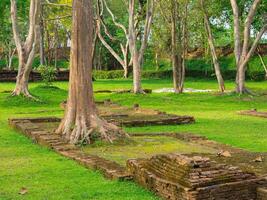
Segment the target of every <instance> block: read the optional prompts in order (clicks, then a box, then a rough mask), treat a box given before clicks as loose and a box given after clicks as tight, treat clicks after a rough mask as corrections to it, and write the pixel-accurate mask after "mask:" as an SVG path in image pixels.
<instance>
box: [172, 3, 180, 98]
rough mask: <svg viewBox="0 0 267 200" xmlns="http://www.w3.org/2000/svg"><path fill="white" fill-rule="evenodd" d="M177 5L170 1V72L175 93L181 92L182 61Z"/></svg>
mask: <svg viewBox="0 0 267 200" xmlns="http://www.w3.org/2000/svg"><path fill="white" fill-rule="evenodd" d="M177 18H178V5H177V2H176V1H175V0H173V1H172V16H171V38H172V70H173V87H174V91H175V93H182V92H183V59H182V55H181V54H182V52H181V34H180V24H178V22H177V20H178V19H177Z"/></svg>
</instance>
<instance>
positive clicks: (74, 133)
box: [56, 115, 129, 145]
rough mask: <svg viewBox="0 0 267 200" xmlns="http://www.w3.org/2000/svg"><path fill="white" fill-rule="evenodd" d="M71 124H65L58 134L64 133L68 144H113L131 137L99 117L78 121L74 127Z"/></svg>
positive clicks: (94, 116)
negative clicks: (97, 141)
mask: <svg viewBox="0 0 267 200" xmlns="http://www.w3.org/2000/svg"><path fill="white" fill-rule="evenodd" d="M87 121H89V122H90V124H88V123H87ZM70 124H71V123H70V122H68V121H65V122H63V124H61V125H60V127H59V128H58V130H57V131H56V132H57V133H62V135H63V137H64V138H65V139H66V140H67V141H68V142H70V143H72V144H76V145H77V144H91V143H93V142H94V141H95V140H97V139H100V140H102V141H106V142H109V143H113V142H114V141H115V140H119V139H124V138H128V137H129V135H128V134H126V133H125V132H124V131H123V130H122V129H121V128H119V127H117V126H116V125H114V124H111V123H108V122H107V121H106V120H104V119H101V118H99V117H98V116H97V115H91V117H90V120H86V119H85V118H82V119H80V120H77V119H76V122H75V125H74V126H72V125H70Z"/></svg>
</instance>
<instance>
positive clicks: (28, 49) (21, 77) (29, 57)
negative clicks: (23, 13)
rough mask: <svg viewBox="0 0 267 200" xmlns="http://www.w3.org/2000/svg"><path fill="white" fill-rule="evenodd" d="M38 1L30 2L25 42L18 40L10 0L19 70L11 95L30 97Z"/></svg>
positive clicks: (37, 38)
mask: <svg viewBox="0 0 267 200" xmlns="http://www.w3.org/2000/svg"><path fill="white" fill-rule="evenodd" d="M40 6H41V3H40V0H31V3H30V12H29V24H30V25H29V31H28V36H27V38H26V41H25V42H22V41H21V39H20V34H19V30H18V25H17V6H16V1H15V0H11V21H12V30H13V36H14V41H15V44H16V48H17V52H18V59H19V68H18V75H17V81H16V86H15V89H14V91H13V93H12V95H15V96H17V95H24V96H27V97H31V95H30V93H29V90H28V83H29V76H30V72H31V69H32V63H33V60H34V56H35V53H36V51H37V49H38V45H39V39H40V38H39V37H40Z"/></svg>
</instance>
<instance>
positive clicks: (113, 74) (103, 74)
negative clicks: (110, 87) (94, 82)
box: [93, 70, 124, 79]
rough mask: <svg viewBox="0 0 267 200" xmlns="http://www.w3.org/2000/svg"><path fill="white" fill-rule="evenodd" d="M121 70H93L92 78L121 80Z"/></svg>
mask: <svg viewBox="0 0 267 200" xmlns="http://www.w3.org/2000/svg"><path fill="white" fill-rule="evenodd" d="M123 74H124V72H123V70H112V71H102V70H94V71H93V77H94V78H95V79H121V78H123Z"/></svg>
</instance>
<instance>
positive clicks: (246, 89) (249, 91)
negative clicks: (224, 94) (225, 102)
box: [234, 88, 257, 96]
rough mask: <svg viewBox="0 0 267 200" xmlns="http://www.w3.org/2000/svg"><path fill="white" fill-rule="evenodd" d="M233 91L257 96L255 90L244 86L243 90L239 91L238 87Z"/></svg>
mask: <svg viewBox="0 0 267 200" xmlns="http://www.w3.org/2000/svg"><path fill="white" fill-rule="evenodd" d="M234 92H235V93H238V94H240V95H242V94H247V95H252V96H257V94H256V93H255V92H253V91H252V90H249V89H248V88H244V89H243V91H239V90H238V89H237V90H235V91H234Z"/></svg>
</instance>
